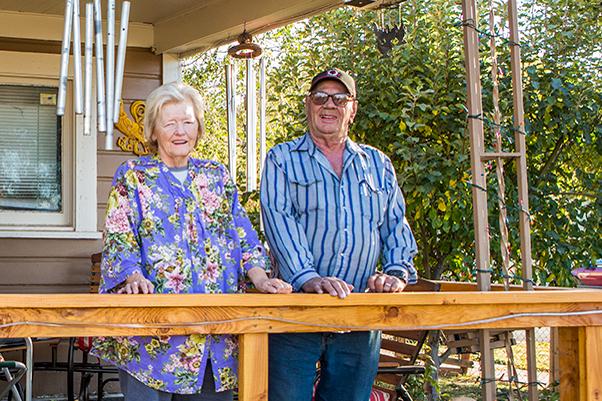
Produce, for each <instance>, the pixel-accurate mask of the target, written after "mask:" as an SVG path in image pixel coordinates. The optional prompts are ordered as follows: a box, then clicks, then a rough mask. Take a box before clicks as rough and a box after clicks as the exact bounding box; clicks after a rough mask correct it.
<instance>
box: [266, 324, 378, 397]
mask: <svg viewBox="0 0 602 401" xmlns="http://www.w3.org/2000/svg"><path fill="white" fill-rule="evenodd" d="M269 347H270V348H269V350H270V351H269V352H270V355H269V361H270V364H269V370H270V377H269V400H270V401H311V395H312V389H313V382H314V379H315V376H316V363H317V362H318V361H320V367H321V368H320V382H319V383H318V387H317V390H316V401H368V399H369V397H370V390H371V388H372V383H373V382H374V377H375V376H376V370H377V368H378V357H379V350H380V331H362V332H351V333H299V334H271V335H270V339H269Z"/></svg>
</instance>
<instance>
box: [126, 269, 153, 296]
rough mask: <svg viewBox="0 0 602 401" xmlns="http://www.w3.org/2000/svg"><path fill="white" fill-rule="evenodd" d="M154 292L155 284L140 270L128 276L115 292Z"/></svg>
mask: <svg viewBox="0 0 602 401" xmlns="http://www.w3.org/2000/svg"><path fill="white" fill-rule="evenodd" d="M153 292H155V286H154V285H153V283H151V282H150V281H149V280H147V279H146V278H145V277H144V276H143V275H142V274H140V272H135V273H134V274H132V275H131V276H129V277H128V278H127V279H126V280H125V283H124V286H123V287H121V288H120V289H119V290H118V291H117V294H152V293H153Z"/></svg>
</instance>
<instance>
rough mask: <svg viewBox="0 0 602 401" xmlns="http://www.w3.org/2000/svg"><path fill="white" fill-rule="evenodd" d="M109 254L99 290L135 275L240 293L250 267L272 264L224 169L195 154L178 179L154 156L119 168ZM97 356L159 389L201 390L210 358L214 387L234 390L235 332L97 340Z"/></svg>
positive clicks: (168, 290)
mask: <svg viewBox="0 0 602 401" xmlns="http://www.w3.org/2000/svg"><path fill="white" fill-rule="evenodd" d="M102 256H103V257H102V265H101V285H100V292H101V293H107V292H111V291H112V290H113V289H114V288H115V287H116V286H119V285H120V284H121V283H122V282H123V281H124V280H125V279H126V278H127V277H128V276H129V275H131V274H132V273H134V272H136V271H138V272H140V273H142V274H143V275H144V277H146V278H147V279H149V280H150V281H151V282H152V283H153V284H154V286H155V292H156V293H158V294H186V293H212V294H217V293H237V292H243V290H244V286H245V279H246V275H245V272H246V271H248V270H249V269H251V268H253V267H261V268H265V264H266V258H265V253H264V251H263V248H262V246H261V243H260V242H259V240H258V237H257V234H256V232H255V231H254V230H253V228H252V226H251V223H250V221H249V219H248V217H247V214H246V213H245V211H244V209H243V208H242V207H241V205H240V203H239V200H238V193H237V191H236V187H235V185H234V184H233V182H232V180H231V179H230V177H229V175H228V172H227V170H226V169H225V168H224V166H222V165H221V164H219V163H217V162H213V161H207V160H199V159H195V158H190V159H189V162H188V177H187V178H186V180H185V182H184V184H181V183H180V181H179V180H178V179H177V178H176V177H175V176H174V175H173V174H172V173H171V172H170V171H169V169H168V168H167V166H166V165H165V164H164V163H163V162H162V161H161V160H160V159H159V157H157V156H150V157H147V156H145V157H141V158H138V159H135V160H130V161H127V162H126V163H124V164H123V165H121V166H120V167H119V169H118V170H117V172H116V174H115V178H114V180H113V188H112V191H111V194H110V195H109V200H108V205H107V215H106V222H105V232H104V245H103V253H102ZM93 353H94V354H95V355H97V356H99V357H100V358H102V359H104V360H106V361H108V362H110V363H112V364H114V365H116V366H117V367H119V368H121V369H123V370H126V371H127V372H129V373H130V374H131V375H132V376H134V377H135V378H137V379H138V380H140V381H141V382H143V383H145V384H146V385H148V386H149V387H151V388H153V389H156V390H161V391H166V392H170V393H180V394H193V393H199V392H200V391H201V386H202V383H203V377H204V373H205V367H206V365H207V360H208V358H211V364H212V367H213V372H214V379H215V388H216V390H217V391H222V390H229V389H233V388H235V387H236V386H237V356H238V341H237V337H236V336H233V335H198V334H195V335H189V336H172V337H100V338H98V339H96V341H95V345H94V348H93Z"/></svg>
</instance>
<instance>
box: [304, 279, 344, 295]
mask: <svg viewBox="0 0 602 401" xmlns="http://www.w3.org/2000/svg"><path fill="white" fill-rule="evenodd" d="M301 289H302V290H303V291H304V292H314V293H316V294H324V293H328V294H330V295H332V296H333V297H339V298H341V299H343V298H345V297H346V296H347V295H349V294H350V293H351V290H353V285H351V284H348V283H346V282H344V281H343V280H341V279H338V278H336V277H314V278H312V279H309V280H307V281H306V282H305V284H303V285H302V286H301Z"/></svg>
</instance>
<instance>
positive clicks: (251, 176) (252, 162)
mask: <svg viewBox="0 0 602 401" xmlns="http://www.w3.org/2000/svg"><path fill="white" fill-rule="evenodd" d="M255 90H256V88H255V72H254V71H253V60H252V59H247V192H251V191H255V190H256V189H257V120H256V116H255V113H256V102H255Z"/></svg>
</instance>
